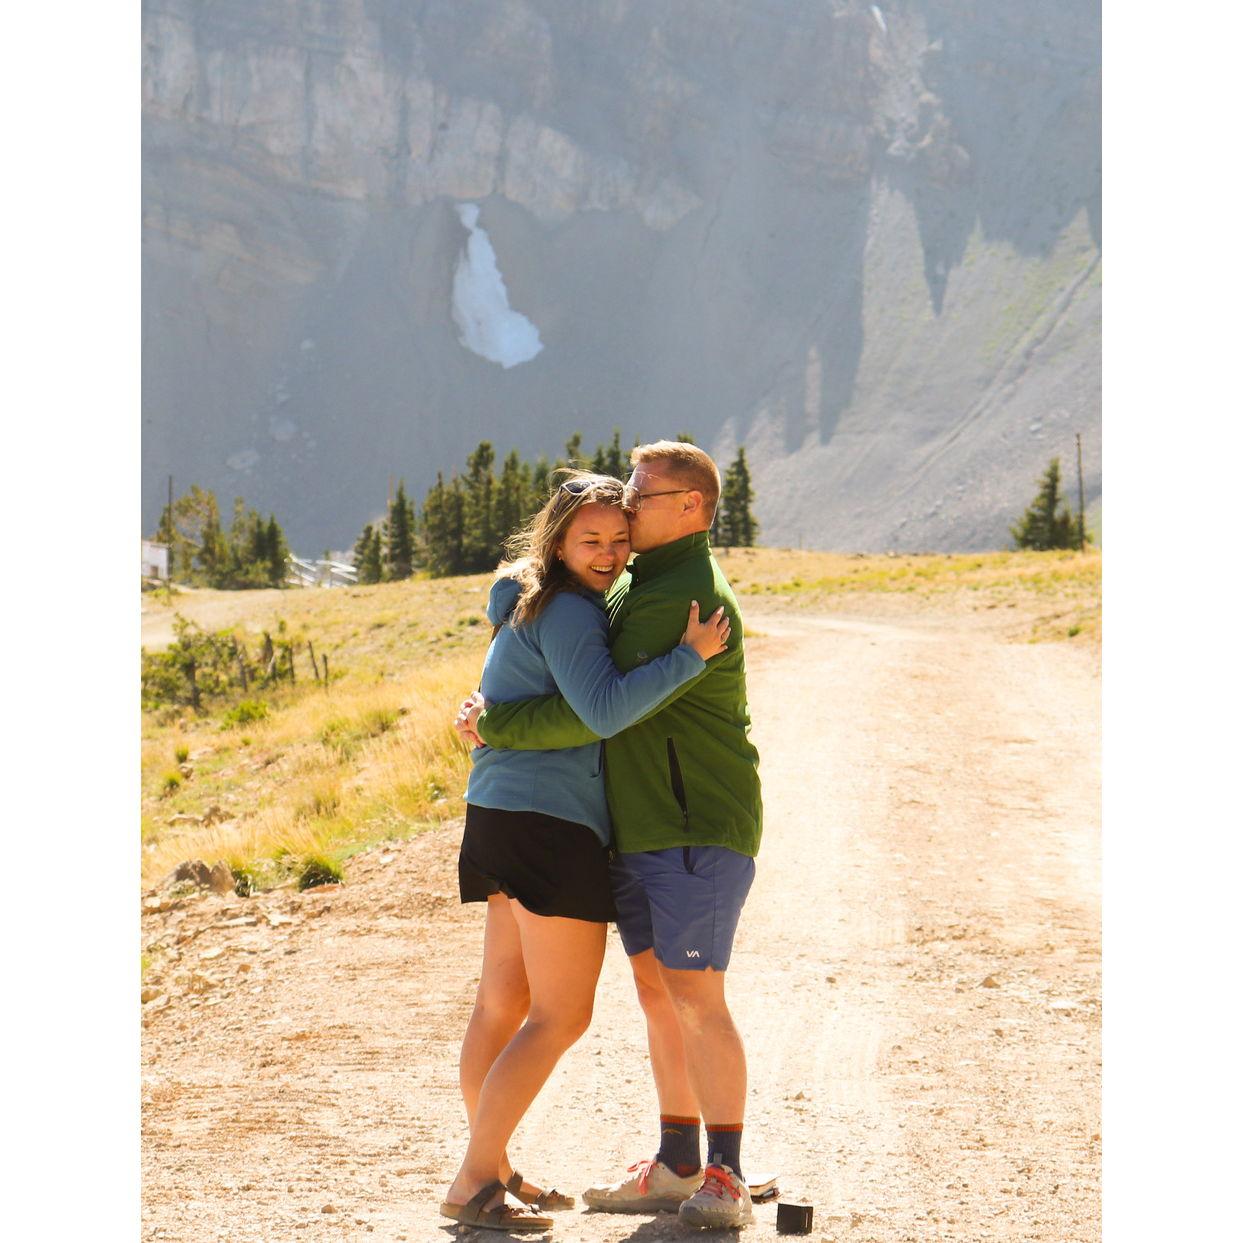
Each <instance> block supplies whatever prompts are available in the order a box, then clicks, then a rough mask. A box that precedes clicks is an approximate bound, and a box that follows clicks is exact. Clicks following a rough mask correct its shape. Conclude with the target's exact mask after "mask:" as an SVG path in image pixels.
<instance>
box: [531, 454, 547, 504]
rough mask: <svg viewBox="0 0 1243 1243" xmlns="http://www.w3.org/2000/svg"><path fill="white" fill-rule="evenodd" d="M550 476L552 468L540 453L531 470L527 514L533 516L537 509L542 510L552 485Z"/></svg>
mask: <svg viewBox="0 0 1243 1243" xmlns="http://www.w3.org/2000/svg"><path fill="white" fill-rule="evenodd" d="M551 474H552V467H551V466H550V465H549V463H548V459H547V458H546V457H545V456H544V455H543V454H542V453H541V454H540V455H539V457H538V458H536V459H535V466H534V467H533V468H532V470H531V492H530V496H529V498H528V501H527V513H530V514H533V513H535V511H536V510H537V509H542V508H543V505H544V502H545V501H546V500H547V499H548V495H549V493H550V492H551V491H552V485H551V483H550V481H549V476H550V475H551Z"/></svg>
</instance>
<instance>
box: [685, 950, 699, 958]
mask: <svg viewBox="0 0 1243 1243" xmlns="http://www.w3.org/2000/svg"><path fill="white" fill-rule="evenodd" d="M686 956H687V958H698V957H699V951H698V950H687V951H686Z"/></svg>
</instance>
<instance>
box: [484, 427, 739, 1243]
mask: <svg viewBox="0 0 1243 1243" xmlns="http://www.w3.org/2000/svg"><path fill="white" fill-rule="evenodd" d="M630 460H631V463H632V465H633V467H634V471H633V473H632V475H631V477H630V481H629V483H628V485H627V489H626V501H625V504H626V508H627V511H628V513H629V514H630V519H631V528H630V538H631V546H632V548H633V550H634V551H635V552H636V553H637V554H638V556H637V558H636V559H635V561H634V563H633V565H632V568H631V573H630V574H629V576H625V575H623V577H622V578H621V579H620V580H619V581H618V583H617V585H616V586H615V587H614V588H613V590H612V592H611V593H610V596H609V600H608V606H609V615H610V647H611V651H612V655H613V659H614V661H615V662H616V664H617V667H618V668H619V669H620V670H621V671H622V672H623V673H625V672H628V671H629V670H631V669H633V668H635V667H636V666H638V665H640V664H642V663H644V662H645V661H647V660H650V659H653V658H655V657H657V656H660V655H662V654H663V653H665V652H667V651H669V650H670V649H671V648H673V647H675V646H676V645H677V643H678V642H679V639H680V638H681V635H682V632H683V630H684V629H685V626H686V612H687V607H688V605H689V603H690V601H691V600H697V601H698V602H699V606H700V612H701V615H703V616H707V615H708V614H709V613H711V612H712V611H713V610H714V609H716V608H717V606H718V605H724V606H725V609H726V613H727V615H728V617H729V622H730V627H731V637H730V640H729V645H728V648H727V650H726V652H725V653H724V654H723V655H721V656H719V657H715V658H714V659H713V660H712V661H711V662H709V664H708V667H707V668H706V669H705V670H704V672H703V673H702V674H700V675H699V677H698V678H696V679H694V680H692V681H691V682H689V683H687V684H686V685H684V686H683V687H682V688H681V689H680V690H679V691H677V692H675V694H674V695H672V696H671V697H670V698H669V699H667V700H666V701H665V702H664V703H662V704H661V705H659V706H658V707H657V708H656V709H654V710H653V712H651V713H649V714H648V716H647V717H645V718H644V719H642V720H641V721H639V722H638V723H637V724H635V725H633V726H631V727H630V728H629V729H627V730H624V731H623V732H622V733H620V734H618V735H616V736H615V737H613V738H611V739H609V741H608V743H607V746H606V752H605V764H606V781H607V788H608V799H609V808H610V811H611V814H612V819H613V832H614V844H615V849H616V852H617V853H616V857H615V860H614V863H613V867H612V876H613V887H614V894H615V898H616V903H617V910H618V930H619V932H620V933H621V938H622V944H623V946H624V947H625V950H626V953H627V955H628V956H629V958H630V963H631V967H632V969H633V971H634V979H635V985H636V988H637V990H638V995H639V1003H640V1005H641V1006H642V1008H643V1013H644V1015H645V1017H646V1020H647V1031H648V1047H649V1050H650V1052H651V1061H652V1072H653V1076H654V1078H655V1081H656V1092H657V1097H658V1100H659V1103H660V1122H661V1126H660V1147H659V1150H658V1151H657V1153H656V1155H655V1156H654V1157H652V1158H650V1159H649V1160H645V1161H640V1162H637V1163H636V1164H635V1165H632V1166H631V1167H630V1168H629V1170H628V1171H627V1175H626V1177H624V1178H622V1179H620V1180H618V1181H617V1182H614V1183H611V1184H608V1185H601V1186H596V1187H592V1188H589V1189H588V1191H587V1192H586V1194H585V1196H584V1200H585V1202H586V1203H587V1204H588V1205H589V1206H591V1207H594V1208H596V1209H603V1210H608V1211H613V1212H656V1211H658V1210H660V1209H674V1208H676V1209H677V1210H678V1215H679V1217H680V1218H681V1219H682V1220H683V1221H685V1222H687V1223H688V1224H691V1225H696V1226H712V1227H720V1226H741V1225H746V1224H747V1223H748V1222H749V1221H750V1220H751V1196H750V1193H749V1191H748V1189H747V1184H746V1182H745V1180H744V1178H743V1174H742V1167H741V1157H740V1147H741V1142H742V1123H743V1110H744V1106H745V1103H746V1093H747V1069H746V1056H745V1053H744V1050H743V1046H742V1041H741V1039H740V1037H739V1035H738V1031H737V1029H736V1028H735V1026H734V1022H733V1019H732V1017H731V1016H730V1012H729V1007H728V1006H727V1004H726V1001H725V970H726V967H727V966H728V964H729V957H730V951H731V948H732V945H733V938H734V932H735V929H736V928H737V925H738V918H739V915H740V914H741V912H742V906H743V903H744V902H745V900H746V897H747V893H748V891H749V890H750V888H751V882H752V880H753V878H754V875H755V855H756V853H757V852H758V850H759V844H760V833H761V814H762V813H761V805H760V785H759V775H758V772H757V765H758V760H759V756H758V753H757V752H756V749H755V747H754V746H752V744H751V743H750V742H749V741H748V738H747V733H748V730H749V728H750V716H749V714H748V710H747V695H746V671H745V666H744V661H743V644H742V619H741V617H740V615H739V612H738V602H737V600H736V599H735V598H734V593H733V592H732V590H731V589H730V586H729V584H728V582H727V581H726V579H725V576H724V575H723V574H722V573H721V570H720V567H719V566H718V565H717V563H716V561H715V559H714V558H713V557H712V554H711V551H710V549H709V546H708V534H707V533H708V530H709V528H710V527H711V525H712V519H713V515H714V513H715V512H716V505H717V500H718V498H719V496H720V475H719V473H718V472H717V468H716V465H715V464H714V463H713V461H712V459H711V458H710V457H709V456H708V455H707V454H706V453H704V452H703V450H702V449H699V448H697V447H695V446H694V445H691V444H683V443H680V442H672V441H664V440H662V441H657V442H656V443H654V444H649V445H641V446H639V447H637V448H636V449H635V450H634V451H633V452H632V453H631V455H630ZM460 728H462V729H463V730H464V731H470V730H472V729H473V730H474V731H475V732H476V733H477V734H478V736H479V737H480V738H481V739H482V740H483V741H484V742H485V743H487V745H489V746H492V747H499V748H520V749H524V750H555V749H558V748H561V747H570V746H581V745H582V744H583V743H585V742H589V741H591V740H592V739H594V738H595V737H596V735H595V734H593V733H592V732H591V731H590V730H588V729H587V728H586V727H585V726H584V725H583V724H582V723H581V722H580V721H579V720H578V718H577V717H576V716H575V715H574V713H573V712H572V711H571V710H570V708H569V706H568V705H567V704H566V703H565V701H564V700H563V699H562V698H561V697H560V696H551V697H546V698H542V699H531V700H525V701H521V702H518V703H505V704H495V705H492V706H490V707H488V708H487V710H486V711H483V712H482V713H481V712H480V705H478V704H477V705H476V706H475V707H474V708H473V709H472V710H471V711H470V712H469V713H464V715H463V717H462V718H461V720H460ZM701 1118H702V1120H703V1122H704V1123H705V1124H706V1128H707V1138H708V1163H707V1166H706V1168H701V1164H700V1151H701V1150H700V1119H701Z"/></svg>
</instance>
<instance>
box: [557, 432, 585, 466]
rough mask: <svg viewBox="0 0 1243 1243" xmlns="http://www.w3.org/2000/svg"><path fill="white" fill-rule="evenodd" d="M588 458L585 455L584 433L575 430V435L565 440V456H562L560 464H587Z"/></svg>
mask: <svg viewBox="0 0 1243 1243" xmlns="http://www.w3.org/2000/svg"><path fill="white" fill-rule="evenodd" d="M586 464H587V463H586V460H585V459H584V457H583V433H582V432H575V433H574V435H573V436H571V437H570V438H569V440H567V441H566V442H565V457H564V458H562V459H561V460H560V461H559V462H558V463H557V465H558V466H578V467H582V466H586Z"/></svg>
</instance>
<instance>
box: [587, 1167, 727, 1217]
mask: <svg viewBox="0 0 1243 1243" xmlns="http://www.w3.org/2000/svg"><path fill="white" fill-rule="evenodd" d="M626 1175H627V1176H626V1177H625V1178H623V1179H620V1180H619V1181H618V1182H615V1183H609V1184H607V1185H604V1186H599V1187H588V1188H587V1190H586V1191H584V1192H583V1203H584V1204H585V1205H586V1206H587V1207H588V1208H594V1209H600V1210H601V1211H603V1212H606V1213H659V1212H660V1211H661V1210H662V1209H664V1210H666V1211H668V1212H671V1213H676V1212H677V1210H678V1206H679V1205H681V1204H682V1202H683V1201H684V1200H687V1199H689V1198H690V1197H691V1196H693V1195H694V1194H695V1192H696V1190H697V1189H698V1188H699V1184H700V1183H701V1182H702V1181H703V1174H702V1173H701V1172H699V1171H697V1172H696V1173H694V1174H691V1175H690V1176H689V1177H688V1178H679V1177H678V1175H677V1174H675V1173H674V1172H673V1171H672V1170H671V1169H670V1168H669V1167H668V1166H667V1165H666V1164H665V1163H664V1162H663V1161H657V1160H656V1158H655V1157H649V1158H648V1159H647V1160H646V1161H636V1162H635V1163H634V1164H633V1165H631V1166H627V1167H626ZM747 1203H748V1205H749V1204H750V1200H749V1199H748V1201H747Z"/></svg>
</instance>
